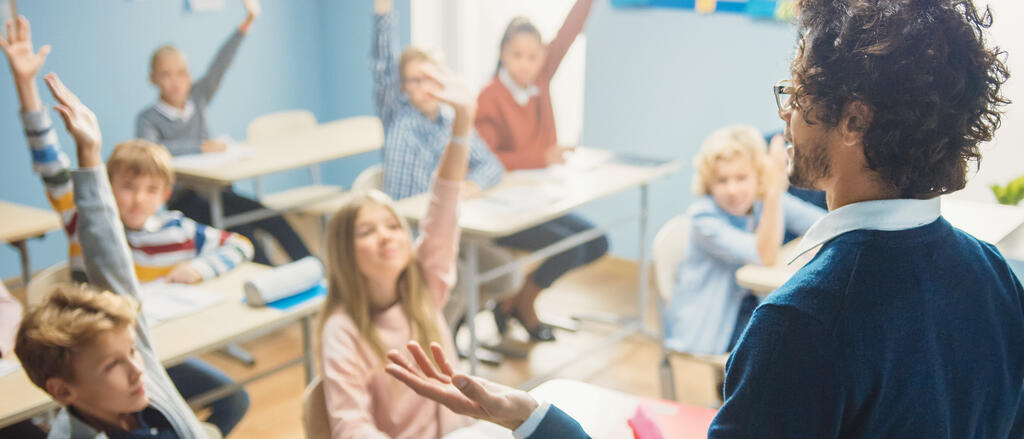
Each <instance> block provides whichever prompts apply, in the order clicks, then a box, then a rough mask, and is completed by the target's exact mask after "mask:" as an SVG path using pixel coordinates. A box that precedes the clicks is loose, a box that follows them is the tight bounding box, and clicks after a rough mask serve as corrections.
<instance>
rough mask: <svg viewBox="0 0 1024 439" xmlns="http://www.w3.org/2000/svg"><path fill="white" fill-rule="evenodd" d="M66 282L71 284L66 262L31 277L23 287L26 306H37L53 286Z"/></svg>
mask: <svg viewBox="0 0 1024 439" xmlns="http://www.w3.org/2000/svg"><path fill="white" fill-rule="evenodd" d="M66 282H71V269H70V268H68V263H67V262H66V261H65V262H61V263H59V264H56V265H54V266H52V267H49V268H46V269H45V270H43V271H40V272H38V273H36V274H35V275H33V276H32V280H30V281H29V282H28V285H27V286H25V301H26V302H27V303H28V306H36V305H39V304H40V303H42V301H43V298H45V297H46V295H47V294H49V293H50V291H52V290H53V286H54V285H57V284H60V283H66Z"/></svg>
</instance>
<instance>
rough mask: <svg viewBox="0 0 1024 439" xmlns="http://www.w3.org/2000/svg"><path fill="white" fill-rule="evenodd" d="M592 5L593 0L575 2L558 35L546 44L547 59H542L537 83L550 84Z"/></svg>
mask: <svg viewBox="0 0 1024 439" xmlns="http://www.w3.org/2000/svg"><path fill="white" fill-rule="evenodd" d="M593 5H594V0H576V4H575V5H573V7H572V10H570V11H569V15H567V16H566V17H565V22H563V23H562V27H561V28H560V29H558V34H557V35H555V38H554V39H552V40H551V43H549V44H548V52H547V57H546V58H545V59H544V67H542V68H541V71H540V77H539V78H538V79H537V82H538V83H542V84H546V83H548V82H551V78H552V77H554V76H555V72H556V71H558V66H559V65H560V64H562V59H563V58H565V54H566V53H567V52H569V48H570V47H572V43H573V41H576V37H577V36H578V35H579V34H580V32H583V25H584V24H586V22H587V16H588V15H590V8H591V7H592V6H593Z"/></svg>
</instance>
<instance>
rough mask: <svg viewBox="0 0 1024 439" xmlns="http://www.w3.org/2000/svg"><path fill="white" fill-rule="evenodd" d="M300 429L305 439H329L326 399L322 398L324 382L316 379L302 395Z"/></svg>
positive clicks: (329, 430)
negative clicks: (302, 429)
mask: <svg viewBox="0 0 1024 439" xmlns="http://www.w3.org/2000/svg"><path fill="white" fill-rule="evenodd" d="M302 427H303V428H304V429H305V430H306V439H329V438H330V437H331V424H330V423H329V422H328V420H327V399H326V398H325V396H324V382H323V379H322V378H321V377H316V378H315V379H313V382H311V383H309V386H306V390H305V392H303V393H302Z"/></svg>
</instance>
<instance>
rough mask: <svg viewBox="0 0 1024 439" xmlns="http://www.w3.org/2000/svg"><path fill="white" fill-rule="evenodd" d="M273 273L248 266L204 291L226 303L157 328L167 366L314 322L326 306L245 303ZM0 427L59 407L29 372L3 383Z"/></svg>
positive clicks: (208, 284)
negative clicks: (252, 288)
mask: <svg viewBox="0 0 1024 439" xmlns="http://www.w3.org/2000/svg"><path fill="white" fill-rule="evenodd" d="M269 269H270V267H267V266H264V265H259V264H255V263H246V264H243V265H240V266H239V267H238V268H236V269H234V270H232V271H231V272H229V273H227V274H225V275H224V276H221V277H219V278H217V279H213V280H211V281H208V282H204V283H203V284H201V285H200V286H201V287H202V288H203V289H204V290H209V291H211V292H215V293H218V294H223V295H224V301H222V302H220V303H218V304H217V305H215V306H213V307H210V308H208V309H205V310H202V311H200V312H198V313H195V314H192V315H189V316H185V317H181V318H178V319H174V320H169V321H166V322H163V323H161V324H159V325H157V326H155V327H154V328H153V331H152V336H153V344H154V347H155V349H156V353H157V356H159V357H160V361H161V362H163V364H164V365H165V366H172V365H175V364H178V363H181V362H182V361H184V360H185V359H187V358H188V357H190V356H193V355H195V354H198V353H200V352H205V351H209V350H212V349H216V348H219V347H222V346H224V345H226V344H228V343H229V342H230V341H232V340H237V339H239V338H243V337H246V336H248V335H253V334H258V333H260V332H262V331H267V330H272V329H274V328H277V327H279V326H283V325H286V324H288V323H292V322H294V321H296V320H298V319H300V318H302V317H306V316H310V315H313V314H315V313H316V312H317V311H319V310H320V307H321V306H322V301H319V300H313V301H309V302H307V303H305V304H303V305H300V306H298V307H296V308H294V309H291V310H288V311H287V312H283V311H280V310H277V309H274V308H267V307H263V308H253V307H250V306H248V305H246V304H244V303H242V297H243V296H244V293H243V292H242V284H244V283H245V281H246V280H247V279H249V278H250V277H252V276H253V275H256V274H258V273H261V272H264V271H266V270H269ZM0 395H3V397H0V427H2V426H6V425H10V424H12V423H14V422H18V421H20V420H23V419H27V418H30V417H32V416H35V415H37V414H39V413H42V412H44V411H46V410H48V409H51V408H55V407H57V404H56V403H55V402H54V401H53V400H52V399H50V397H49V395H47V394H46V393H45V392H43V391H42V390H40V389H38V388H36V386H35V385H33V384H32V382H31V381H29V379H28V376H26V375H25V371H24V370H22V369H18V371H17V372H14V373H11V374H9V375H5V376H3V377H0Z"/></svg>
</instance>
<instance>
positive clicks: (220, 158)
mask: <svg viewBox="0 0 1024 439" xmlns="http://www.w3.org/2000/svg"><path fill="white" fill-rule="evenodd" d="M217 140H219V141H221V142H224V143H225V144H227V148H225V149H224V151H222V152H207V153H200V154H185V155H179V156H177V157H175V158H174V159H173V161H172V164H173V165H174V167H175V168H189V169H213V168H217V167H220V166H224V165H227V164H230V163H233V162H235V161H238V160H240V159H243V158H246V157H249V156H251V155H252V150H250V149H249V148H248V147H247V146H245V145H244V144H241V143H238V142H235V141H232V140H231V139H230V138H226V137H222V138H218V139H217Z"/></svg>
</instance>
